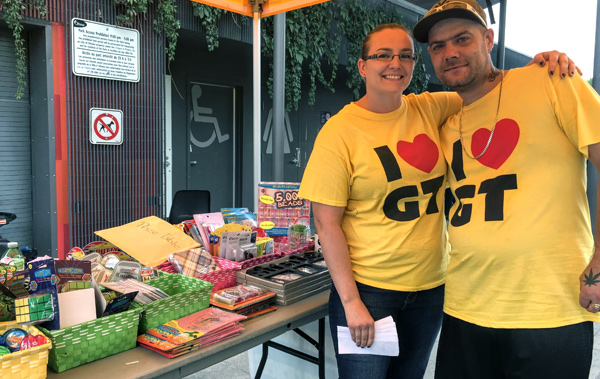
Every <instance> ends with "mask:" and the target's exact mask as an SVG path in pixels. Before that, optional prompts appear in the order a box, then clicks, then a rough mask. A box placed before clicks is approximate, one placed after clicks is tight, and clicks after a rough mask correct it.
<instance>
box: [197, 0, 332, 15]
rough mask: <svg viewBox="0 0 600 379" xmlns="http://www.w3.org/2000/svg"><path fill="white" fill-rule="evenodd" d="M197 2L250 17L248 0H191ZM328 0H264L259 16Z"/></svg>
mask: <svg viewBox="0 0 600 379" xmlns="http://www.w3.org/2000/svg"><path fill="white" fill-rule="evenodd" d="M192 1H195V2H197V3H202V4H206V5H210V6H213V7H217V8H221V9H225V10H227V11H230V12H234V13H241V14H243V15H246V16H250V17H252V16H253V15H252V4H250V1H249V0H192ZM326 1H329V0H265V2H264V4H263V5H262V13H261V14H260V17H267V16H272V15H274V14H277V13H283V12H287V11H291V10H294V9H298V8H303V7H308V6H311V5H315V4H319V3H324V2H326Z"/></svg>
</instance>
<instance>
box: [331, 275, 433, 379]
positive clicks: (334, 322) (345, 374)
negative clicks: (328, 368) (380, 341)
mask: <svg viewBox="0 0 600 379" xmlns="http://www.w3.org/2000/svg"><path fill="white" fill-rule="evenodd" d="M357 287H358V292H359V294H360V298H361V300H362V301H363V303H364V304H365V306H366V307H367V309H368V310H369V313H370V314H371V317H373V319H374V320H375V321H377V320H379V319H382V318H384V317H387V316H392V318H393V319H394V321H395V323H396V330H397V332H398V339H399V345H400V346H399V348H400V355H399V356H398V357H387V356H381V355H362V354H338V349H337V326H338V325H341V326H347V325H348V324H347V323H346V314H345V312H344V307H343V306H342V303H341V301H340V297H339V295H338V293H337V291H336V290H335V287H334V286H332V289H331V296H330V297H329V323H330V327H331V335H332V339H333V345H334V347H335V353H336V359H337V365H338V374H339V377H340V378H341V379H352V378H357V379H384V378H401V379H422V378H423V374H424V373H425V369H426V368H427V362H428V360H429V355H430V353H431V349H432V347H433V344H434V342H435V339H436V337H437V335H438V333H439V330H440V326H441V324H442V313H443V312H442V306H443V302H444V286H440V287H437V288H433V289H430V290H426V291H418V292H400V291H390V290H384V289H381V288H375V287H371V286H367V285H364V284H361V283H357Z"/></svg>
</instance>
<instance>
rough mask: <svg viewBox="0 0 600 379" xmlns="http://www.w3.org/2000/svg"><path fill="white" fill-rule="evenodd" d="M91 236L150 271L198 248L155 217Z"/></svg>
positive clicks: (195, 243) (177, 229)
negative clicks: (121, 252) (114, 247)
mask: <svg viewBox="0 0 600 379" xmlns="http://www.w3.org/2000/svg"><path fill="white" fill-rule="evenodd" d="M94 233H95V234H96V235H97V236H99V237H101V238H103V239H105V240H106V241H108V242H110V243H112V244H113V245H115V246H117V247H118V248H119V249H121V250H123V251H124V252H126V253H127V254H129V255H131V256H132V257H134V258H135V259H137V260H138V261H139V262H140V263H142V264H143V265H144V266H150V267H155V266H157V265H159V264H161V263H164V262H166V261H167V258H168V257H169V254H171V253H175V252H178V251H182V250H189V249H193V248H195V247H198V246H199V244H198V243H197V242H196V241H194V239H193V238H192V237H190V236H188V235H187V234H185V233H184V232H183V231H181V229H179V228H177V227H176V226H174V225H171V224H169V223H168V222H166V221H165V220H163V219H161V218H158V217H156V216H150V217H146V218H142V219H139V220H137V221H134V222H130V223H129V224H125V225H122V226H117V227H114V228H110V229H104V230H99V231H96V232H94Z"/></svg>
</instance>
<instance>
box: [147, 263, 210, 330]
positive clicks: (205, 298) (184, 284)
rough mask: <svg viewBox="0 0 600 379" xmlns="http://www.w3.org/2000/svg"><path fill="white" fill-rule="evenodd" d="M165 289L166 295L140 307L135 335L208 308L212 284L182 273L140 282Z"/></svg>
mask: <svg viewBox="0 0 600 379" xmlns="http://www.w3.org/2000/svg"><path fill="white" fill-rule="evenodd" d="M144 283H146V284H148V285H151V286H153V287H156V288H159V289H161V290H163V291H164V292H166V293H167V294H168V295H169V297H167V298H164V299H160V300H156V301H153V302H152V303H150V304H147V305H144V306H143V307H142V318H141V320H140V326H139V334H143V333H144V332H146V331H147V330H150V329H152V328H155V327H157V326H159V325H162V324H164V323H165V322H167V321H171V320H176V319H178V318H181V317H185V316H187V315H191V314H192V313H196V312H198V311H201V310H203V309H206V308H208V306H209V305H210V292H211V290H212V288H213V284H212V283H210V282H205V281H204V280H200V279H198V278H194V277H191V276H187V275H183V274H166V275H161V276H159V277H158V278H154V279H150V280H148V281H146V282H144Z"/></svg>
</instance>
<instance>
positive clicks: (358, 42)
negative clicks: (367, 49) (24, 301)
mask: <svg viewBox="0 0 600 379" xmlns="http://www.w3.org/2000/svg"><path fill="white" fill-rule="evenodd" d="M269 19H271V20H269ZM390 22H395V23H399V24H402V25H406V24H405V22H404V19H403V17H402V14H401V12H400V9H399V8H398V7H397V6H394V5H391V4H389V3H387V4H381V3H377V2H367V1H361V0H332V1H329V2H326V3H321V4H317V5H313V6H311V7H307V8H301V9H297V10H294V11H290V12H287V14H286V61H285V65H286V75H285V89H286V111H290V110H291V109H292V108H294V109H296V110H297V109H298V105H299V102H300V99H301V97H302V93H303V92H305V91H304V90H303V88H302V86H301V78H302V73H303V69H304V68H307V75H308V78H309V80H310V88H309V89H308V99H307V101H308V104H309V105H312V104H314V102H315V92H316V86H317V83H320V84H321V85H323V86H324V87H325V88H327V89H329V90H330V91H332V92H333V91H334V89H333V80H334V79H335V78H336V72H337V70H338V62H339V60H340V57H341V56H342V55H341V51H342V48H343V45H342V41H346V47H347V51H346V54H345V56H346V61H345V62H344V65H345V66H346V71H347V72H348V75H349V78H348V79H347V80H346V86H347V87H348V88H350V89H351V90H352V91H353V93H354V97H355V99H358V98H359V97H360V90H361V88H362V86H363V80H362V78H361V76H360V74H359V72H358V70H357V68H356V62H357V61H358V59H359V58H360V57H361V46H362V41H363V39H364V37H365V36H366V35H367V33H368V32H370V31H371V30H372V29H373V28H375V27H376V26H377V25H379V24H385V23H390ZM272 36H273V21H272V18H267V19H266V20H265V26H264V29H263V38H264V41H265V43H264V45H263V54H264V55H265V56H270V57H272V55H273V37H272ZM415 50H416V53H417V56H418V57H419V58H418V60H417V62H415V69H414V73H413V80H412V82H411V84H410V86H409V87H408V89H407V90H408V91H409V92H414V93H420V92H423V91H424V90H425V89H426V88H427V83H428V82H429V74H427V73H426V66H425V64H424V62H423V60H422V59H421V47H420V45H418V44H415ZM323 65H325V66H326V68H327V74H326V73H325V72H324V71H323V69H324V67H323ZM271 68H272V64H271ZM267 87H268V90H269V94H270V95H271V97H272V96H273V92H272V91H273V73H272V70H271V74H270V76H269V79H268V80H267Z"/></svg>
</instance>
